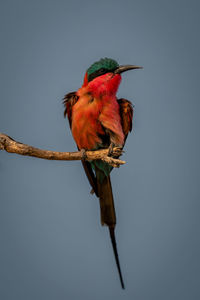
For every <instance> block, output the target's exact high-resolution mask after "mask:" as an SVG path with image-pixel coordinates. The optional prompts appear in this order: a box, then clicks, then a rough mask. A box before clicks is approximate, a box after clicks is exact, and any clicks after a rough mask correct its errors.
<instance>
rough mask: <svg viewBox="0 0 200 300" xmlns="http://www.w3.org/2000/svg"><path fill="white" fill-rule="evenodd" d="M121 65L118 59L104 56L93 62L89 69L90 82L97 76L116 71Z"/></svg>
mask: <svg viewBox="0 0 200 300" xmlns="http://www.w3.org/2000/svg"><path fill="white" fill-rule="evenodd" d="M118 67H119V64H118V63H117V62H116V60H114V59H111V58H107V57H105V58H102V59H100V60H99V61H96V62H95V63H93V64H92V65H91V66H90V67H89V68H88V69H87V74H88V82H89V81H91V80H93V79H94V78H95V77H97V76H101V75H103V74H106V73H109V72H114V71H115V70H116V69H117V68H118Z"/></svg>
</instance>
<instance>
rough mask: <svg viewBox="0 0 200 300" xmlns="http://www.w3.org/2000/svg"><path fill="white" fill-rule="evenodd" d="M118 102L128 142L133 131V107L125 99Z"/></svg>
mask: <svg viewBox="0 0 200 300" xmlns="http://www.w3.org/2000/svg"><path fill="white" fill-rule="evenodd" d="M117 101H118V103H119V107H120V116H121V124H122V129H123V132H124V135H125V141H126V138H127V136H128V133H129V131H131V130H132V121H133V105H132V103H131V102H130V101H128V100H126V99H124V98H121V99H118V100H117Z"/></svg>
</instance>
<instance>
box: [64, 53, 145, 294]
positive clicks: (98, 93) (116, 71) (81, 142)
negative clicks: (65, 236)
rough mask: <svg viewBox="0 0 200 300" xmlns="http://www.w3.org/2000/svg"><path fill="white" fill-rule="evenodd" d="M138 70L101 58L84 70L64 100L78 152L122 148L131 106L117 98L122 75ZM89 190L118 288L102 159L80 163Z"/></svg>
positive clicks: (113, 220) (113, 219) (107, 171)
mask: <svg viewBox="0 0 200 300" xmlns="http://www.w3.org/2000/svg"><path fill="white" fill-rule="evenodd" d="M132 69H141V67H139V66H135V65H124V66H119V64H118V63H117V62H116V61H115V60H113V59H110V58H104V59H100V60H99V61H97V62H95V63H93V64H92V65H91V66H90V67H89V68H88V69H87V71H86V73H85V77H84V82H83V85H82V87H81V88H80V89H79V90H78V91H77V92H72V93H69V94H67V95H65V97H64V105H65V112H64V116H66V115H67V116H68V120H69V124H70V128H71V131H72V135H73V137H74V140H75V142H76V144H77V147H78V149H79V150H83V151H85V150H97V149H104V148H110V151H111V152H112V148H113V147H120V148H123V147H124V144H125V141H126V138H127V135H128V133H129V131H131V129H132V118H133V107H132V104H131V102H130V101H128V100H126V99H123V98H122V99H117V97H116V93H117V90H118V87H119V84H120V81H121V73H122V72H125V71H128V70H132ZM82 164H83V167H84V170H85V173H86V175H87V177H88V180H89V182H90V184H91V186H92V191H93V192H94V193H95V194H96V196H97V197H98V198H99V201H100V210H101V224H102V225H107V226H108V227H109V232H110V237H111V241H112V246H113V251H114V255H115V260H116V264H117V269H118V272H119V277H120V281H121V286H122V288H123V289H124V282H123V278H122V273H121V269H120V263H119V258H118V253H117V247H116V240H115V233H114V230H115V225H116V216H115V208H114V200H113V193H112V186H111V181H110V172H111V170H112V167H111V166H110V165H108V164H107V163H105V162H103V161H101V160H95V161H91V162H88V161H84V160H83V161H82Z"/></svg>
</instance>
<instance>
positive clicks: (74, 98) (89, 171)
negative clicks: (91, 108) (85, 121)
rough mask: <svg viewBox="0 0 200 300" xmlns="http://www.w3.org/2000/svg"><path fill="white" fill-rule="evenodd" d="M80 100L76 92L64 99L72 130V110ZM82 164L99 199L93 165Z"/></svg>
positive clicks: (83, 162)
mask: <svg viewBox="0 0 200 300" xmlns="http://www.w3.org/2000/svg"><path fill="white" fill-rule="evenodd" d="M78 99H79V97H78V96H77V94H76V92H71V93H69V94H66V95H65V96H64V98H63V103H64V106H65V111H64V117H66V116H67V117H68V120H69V125H70V128H71V125H72V108H73V106H74V104H76V102H77V101H78ZM79 150H81V149H79ZM81 162H82V165H83V168H84V170H85V173H86V175H87V178H88V180H89V183H90V185H91V186H92V189H93V191H94V193H95V194H96V195H97V197H98V189H97V179H96V177H95V175H94V172H93V170H92V167H91V164H90V163H89V162H88V161H86V160H82V161H81Z"/></svg>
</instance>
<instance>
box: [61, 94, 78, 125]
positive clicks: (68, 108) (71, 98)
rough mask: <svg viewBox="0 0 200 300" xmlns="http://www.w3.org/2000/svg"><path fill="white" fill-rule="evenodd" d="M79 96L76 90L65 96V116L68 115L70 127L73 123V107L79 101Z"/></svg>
mask: <svg viewBox="0 0 200 300" xmlns="http://www.w3.org/2000/svg"><path fill="white" fill-rule="evenodd" d="M78 98H79V97H78V96H77V95H76V92H72V93H69V94H66V95H65V97H64V98H63V103H64V106H65V111H64V117H66V115H67V117H68V120H69V125H70V128H71V125H72V107H73V106H74V104H75V103H76V102H77V101H78Z"/></svg>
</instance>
